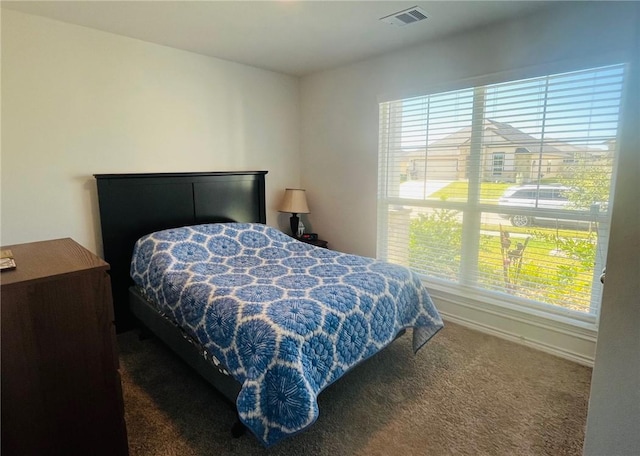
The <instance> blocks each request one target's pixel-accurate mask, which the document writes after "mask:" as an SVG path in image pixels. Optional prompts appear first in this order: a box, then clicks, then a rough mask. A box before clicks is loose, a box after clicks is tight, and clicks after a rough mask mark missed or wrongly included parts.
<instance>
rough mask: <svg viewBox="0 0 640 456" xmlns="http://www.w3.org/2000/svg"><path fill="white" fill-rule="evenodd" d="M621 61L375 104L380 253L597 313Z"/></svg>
mask: <svg viewBox="0 0 640 456" xmlns="http://www.w3.org/2000/svg"><path fill="white" fill-rule="evenodd" d="M624 74H625V66H624V65H622V64H620V65H613V66H607V67H600V68H592V69H587V70H583V71H576V72H571V73H563V74H554V75H548V76H544V77H536V78H531V79H525V80H517V81H510V82H505V83H500V84H492V85H485V86H479V87H470V88H467V89H463V90H456V91H451V92H444V93H435V94H429V95H425V96H419V97H413V98H407V99H401V100H394V101H389V102H384V103H381V104H380V147H379V151H380V156H379V158H380V160H379V194H378V201H379V210H378V224H379V229H378V233H379V243H378V252H379V256H380V257H382V258H385V259H387V260H388V261H392V262H397V263H401V264H405V265H408V266H410V267H411V268H413V269H414V270H416V271H418V272H420V273H422V274H423V275H424V276H425V277H426V278H427V279H430V280H434V281H439V282H443V283H449V284H450V285H451V286H452V289H455V287H456V286H464V287H465V288H466V289H468V288H469V287H471V288H473V289H477V290H480V291H482V292H486V293H489V294H492V295H493V296H497V297H499V298H500V299H504V300H508V301H509V302H522V303H526V304H527V305H534V306H537V307H538V308H544V309H547V310H550V309H554V310H558V309H562V311H563V312H565V311H566V312H568V313H570V314H573V315H579V314H582V315H592V316H595V315H597V313H598V310H599V302H600V296H601V284H600V282H599V280H598V278H599V276H600V273H601V271H602V268H603V267H604V262H605V259H606V246H607V244H608V231H609V226H608V221H609V214H608V207H609V205H610V203H611V201H612V197H613V195H612V188H613V187H612V180H613V171H614V167H615V161H616V150H617V141H616V138H617V134H618V120H619V119H618V117H619V112H620V103H621V95H622V89H623V82H624Z"/></svg>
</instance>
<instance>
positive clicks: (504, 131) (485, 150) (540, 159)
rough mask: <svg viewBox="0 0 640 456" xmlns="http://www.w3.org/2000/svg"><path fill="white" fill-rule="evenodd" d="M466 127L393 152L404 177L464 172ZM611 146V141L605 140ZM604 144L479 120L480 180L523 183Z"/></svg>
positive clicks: (557, 171) (556, 171)
mask: <svg viewBox="0 0 640 456" xmlns="http://www.w3.org/2000/svg"><path fill="white" fill-rule="evenodd" d="M470 144H471V127H465V128H462V129H460V130H458V131H456V132H454V133H452V134H450V135H448V136H446V137H444V138H442V139H440V140H437V141H434V142H433V143H431V144H429V146H428V148H427V150H426V152H425V150H410V151H407V152H406V153H402V154H399V157H402V158H401V160H402V163H400V169H401V170H403V172H405V173H406V179H407V180H445V181H451V180H459V179H466V178H467V177H468V175H467V174H468V165H467V163H468V161H469V159H470V148H471V147H470ZM608 146H609V147H610V148H611V147H612V145H611V144H608ZM605 153H606V151H605V150H604V149H593V148H589V147H583V148H579V147H576V146H573V145H571V144H568V143H565V142H561V141H557V142H556V141H553V140H551V139H549V138H545V140H544V141H541V140H540V139H537V138H534V137H533V136H531V135H528V134H527V133H524V132H523V131H521V130H519V129H517V128H515V127H512V126H511V125H509V124H507V123H504V122H498V121H495V120H491V119H486V120H485V127H484V134H483V137H482V152H481V160H482V161H483V166H482V170H481V173H482V174H481V176H480V178H481V180H483V181H493V182H518V183H527V182H532V181H537V180H538V179H541V178H553V177H561V176H562V173H563V172H564V170H565V169H566V167H567V166H571V165H573V164H574V163H575V161H576V160H578V159H580V158H588V159H596V158H602V156H603V154H605Z"/></svg>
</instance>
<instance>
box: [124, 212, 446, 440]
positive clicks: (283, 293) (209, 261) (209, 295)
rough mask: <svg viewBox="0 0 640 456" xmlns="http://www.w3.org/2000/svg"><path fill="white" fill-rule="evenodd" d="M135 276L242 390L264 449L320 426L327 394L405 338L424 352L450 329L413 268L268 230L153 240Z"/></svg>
mask: <svg viewBox="0 0 640 456" xmlns="http://www.w3.org/2000/svg"><path fill="white" fill-rule="evenodd" d="M131 276H132V278H133V280H134V282H135V283H136V284H137V285H138V286H140V287H141V288H142V289H143V290H144V292H145V293H146V295H147V296H148V297H149V298H150V299H151V300H152V301H154V302H155V303H156V305H157V306H158V309H159V310H160V311H161V312H162V313H164V314H165V315H166V316H167V317H168V318H169V319H171V320H173V321H174V322H175V323H176V324H177V325H178V326H180V327H181V328H182V329H183V330H184V331H185V332H186V333H187V334H188V335H189V336H190V337H192V338H193V339H195V340H196V341H198V342H199V343H200V344H201V345H203V347H204V348H205V349H206V350H207V351H208V352H209V353H211V354H213V355H214V356H215V357H216V358H217V359H219V360H220V361H221V362H222V363H224V365H225V366H226V367H227V369H228V371H229V373H230V374H231V375H232V376H233V377H234V378H235V379H236V380H237V381H238V382H239V383H240V384H241V385H242V389H241V391H240V394H239V395H238V399H237V403H236V405H237V408H238V412H239V415H240V419H241V420H242V421H243V423H244V424H245V425H246V426H247V427H248V428H249V429H250V430H251V431H252V432H253V433H254V434H255V435H256V437H257V438H258V439H259V440H260V441H261V442H262V443H263V444H264V445H265V446H270V445H272V444H274V443H276V442H278V441H279V440H281V439H283V438H284V437H287V436H290V435H292V434H294V433H296V432H298V431H301V430H302V429H305V428H306V427H308V426H310V425H311V424H313V423H314V421H315V420H316V418H317V417H318V404H317V402H316V398H317V395H318V394H319V393H320V391H322V390H323V389H324V388H326V387H327V386H328V385H330V384H331V383H332V382H334V381H335V380H337V379H338V378H340V377H341V376H342V375H343V374H344V373H345V372H346V371H347V370H349V369H350V368H351V367H353V366H355V365H356V364H358V363H359V362H361V361H363V360H364V359H366V358H368V357H370V356H371V355H373V354H374V353H376V352H378V351H380V350H381V349H382V348H384V347H385V346H387V345H388V344H389V343H390V342H392V341H393V339H394V338H395V337H396V335H397V334H398V333H399V332H400V331H401V330H402V329H404V328H410V327H412V328H413V349H414V350H415V351H417V350H418V349H419V348H420V347H421V346H422V345H423V344H424V343H425V342H427V341H428V340H429V339H430V338H431V337H432V336H433V335H434V334H435V333H436V332H437V331H438V330H439V329H440V328H441V327H442V326H443V325H442V320H441V318H440V315H439V314H438V312H437V310H436V309H435V307H434V305H433V303H432V301H431V299H430V297H429V295H428V293H427V291H426V290H425V288H424V287H423V286H422V284H421V282H420V279H419V278H418V277H417V276H416V275H415V274H413V273H412V272H411V271H410V270H409V269H407V268H404V267H402V266H398V265H392V264H389V263H385V262H381V261H377V260H374V259H371V258H365V257H361V256H356V255H348V254H344V253H339V252H336V251H331V250H327V249H323V248H319V247H314V246H311V245H309V244H305V243H303V242H300V241H297V240H295V239H293V238H291V237H289V236H287V235H285V234H284V233H282V232H280V231H278V230H276V229H275V228H271V227H268V226H266V225H262V224H249V223H244V224H240V223H220V224H207V225H198V226H192V227H184V228H176V229H170V230H165V231H159V232H156V233H153V234H150V235H147V236H145V237H143V238H141V239H140V240H138V242H137V243H136V246H135V250H134V255H133V260H132V264H131Z"/></svg>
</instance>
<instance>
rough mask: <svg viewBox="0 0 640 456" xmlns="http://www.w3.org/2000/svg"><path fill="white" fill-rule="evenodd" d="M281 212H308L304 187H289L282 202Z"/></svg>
mask: <svg viewBox="0 0 640 456" xmlns="http://www.w3.org/2000/svg"><path fill="white" fill-rule="evenodd" d="M278 211H280V212H290V213H292V214H308V213H309V206H307V197H306V194H305V191H304V189H302V188H287V189H286V190H285V191H284V197H283V198H282V202H281V203H280V208H279V209H278Z"/></svg>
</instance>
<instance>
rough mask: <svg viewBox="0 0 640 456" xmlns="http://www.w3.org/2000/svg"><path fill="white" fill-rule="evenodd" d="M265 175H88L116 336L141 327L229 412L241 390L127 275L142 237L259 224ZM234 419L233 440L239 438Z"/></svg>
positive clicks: (238, 426) (239, 426)
mask: <svg viewBox="0 0 640 456" xmlns="http://www.w3.org/2000/svg"><path fill="white" fill-rule="evenodd" d="M266 174H267V171H246V172H206V173H152V174H95V175H94V177H95V178H96V180H97V186H98V201H99V205H100V225H101V229H102V242H103V249H104V259H105V261H107V262H108V263H109V264H110V266H111V270H110V275H111V287H112V292H113V303H114V313H115V323H116V331H117V332H123V331H127V330H131V329H134V328H140V329H141V330H142V334H143V335H146V334H148V333H152V334H153V335H155V336H157V337H158V338H159V339H160V340H162V341H163V342H164V343H165V344H167V345H168V346H169V347H170V348H171V349H172V350H173V351H174V352H175V353H176V354H177V355H178V356H179V357H180V358H182V359H183V360H184V361H185V362H186V363H187V364H188V365H190V366H191V367H192V368H193V369H195V370H196V371H197V372H198V373H199V374H200V375H201V376H202V377H204V378H205V379H206V380H207V381H208V382H209V383H210V384H212V385H213V386H214V387H215V388H216V389H217V390H218V391H219V392H220V393H222V395H223V396H224V397H225V398H226V399H227V400H228V401H229V402H230V403H231V404H232V405H233V407H234V409H235V401H236V398H237V396H238V393H239V392H240V388H241V385H240V383H238V382H237V381H236V380H235V379H233V378H232V377H231V376H229V375H225V374H223V373H222V371H223V368H224V366H220V367H216V366H215V365H214V364H213V363H212V362H211V361H210V360H208V359H206V357H205V354H204V353H203V350H202V349H201V347H200V346H199V345H198V344H197V343H195V342H194V341H192V340H191V339H189V338H188V337H187V336H186V335H185V334H184V333H183V332H182V330H180V328H178V327H177V326H175V325H174V324H173V323H171V322H170V321H169V320H167V319H166V318H165V317H163V316H162V315H160V314H159V313H158V312H157V311H156V310H155V307H154V306H153V304H151V303H149V302H148V301H147V300H146V299H145V298H144V297H143V296H142V295H141V294H140V292H139V291H138V290H137V289H136V288H135V287H134V284H133V280H132V279H131V278H130V276H129V269H130V264H131V255H132V253H133V247H134V244H135V242H136V241H137V240H138V239H139V238H140V237H142V236H144V235H145V234H148V233H151V232H154V231H158V230H162V229H167V228H175V227H179V226H186V225H195V224H200V223H215V222H257V223H266V204H265V175H266ZM244 429H245V428H244V426H243V425H242V424H241V423H240V421H239V419H238V420H237V421H236V422H235V423H234V424H233V426H232V427H231V431H232V434H233V435H234V436H239V435H242V434H243V433H244Z"/></svg>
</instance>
